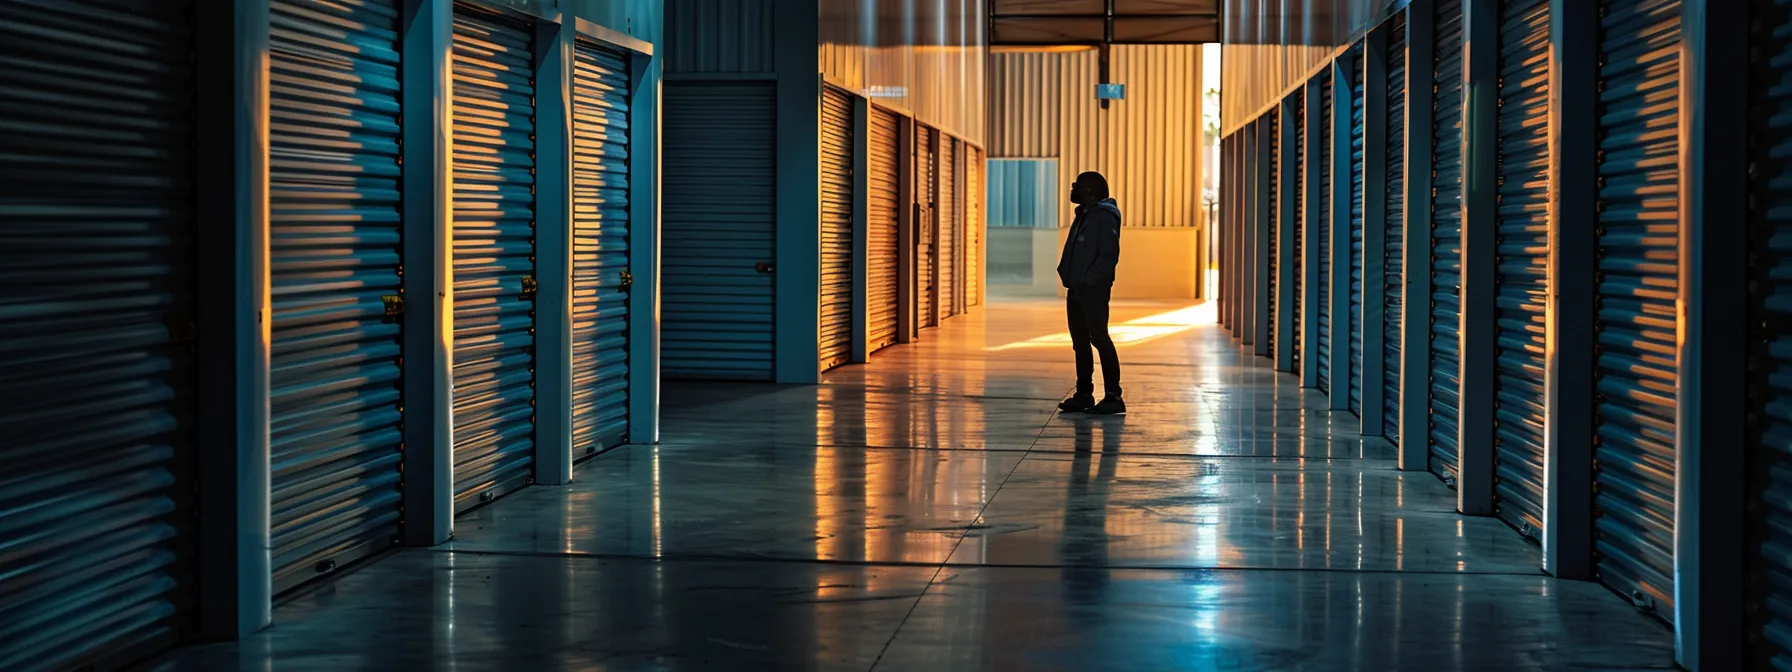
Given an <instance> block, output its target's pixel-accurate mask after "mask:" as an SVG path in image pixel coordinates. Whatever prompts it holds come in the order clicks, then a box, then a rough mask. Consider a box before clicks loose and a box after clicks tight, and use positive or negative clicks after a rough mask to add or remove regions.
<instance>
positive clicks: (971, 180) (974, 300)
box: [964, 148, 987, 306]
mask: <svg viewBox="0 0 1792 672" xmlns="http://www.w3.org/2000/svg"><path fill="white" fill-rule="evenodd" d="M986 167H987V166H985V165H984V163H983V150H981V149H976V148H970V149H969V150H968V151H966V153H965V161H964V184H965V187H964V203H965V209H964V233H965V244H964V256H965V262H964V267H965V276H964V297H965V305H966V306H980V305H983V227H984V226H985V224H984V215H983V202H984V201H985V200H987V199H986V198H985V196H986V195H985V193H984V186H983V171H984V169H985V168H986Z"/></svg>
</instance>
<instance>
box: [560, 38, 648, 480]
mask: <svg viewBox="0 0 1792 672" xmlns="http://www.w3.org/2000/svg"><path fill="white" fill-rule="evenodd" d="M628 103H629V63H628V57H627V56H626V55H624V54H622V53H621V52H618V51H615V50H613V49H609V48H607V47H601V46H598V45H594V44H587V43H585V42H583V41H579V42H577V43H575V44H574V46H573V71H572V206H573V208H572V450H573V455H589V454H591V453H595V452H598V451H600V450H603V449H605V448H612V447H615V446H618V445H621V444H622V443H624V442H626V441H627V440H628V387H629V373H630V372H629V368H628V359H629V340H628V326H629V318H630V315H629V313H630V310H629V308H630V303H631V301H630V300H629V285H630V283H631V282H633V276H632V275H631V274H630V272H629V249H628V242H629V188H630V185H631V177H632V176H631V175H630V174H629V152H630V150H631V149H633V142H634V133H633V130H632V129H631V128H630V126H629V119H628V115H629V105H628Z"/></svg>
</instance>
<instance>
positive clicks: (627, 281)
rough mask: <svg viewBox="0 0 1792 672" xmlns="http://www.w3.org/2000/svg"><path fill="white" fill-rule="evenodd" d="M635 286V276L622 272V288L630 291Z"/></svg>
mask: <svg viewBox="0 0 1792 672" xmlns="http://www.w3.org/2000/svg"><path fill="white" fill-rule="evenodd" d="M634 284H635V274H633V273H630V272H628V271H623V272H622V288H623V289H628V288H629V287H631V286H634Z"/></svg>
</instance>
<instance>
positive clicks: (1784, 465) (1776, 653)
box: [1747, 2, 1792, 670]
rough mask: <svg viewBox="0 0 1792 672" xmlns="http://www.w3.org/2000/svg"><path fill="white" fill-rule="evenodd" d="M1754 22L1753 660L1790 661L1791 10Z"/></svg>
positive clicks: (1775, 664)
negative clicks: (1788, 523) (1788, 522)
mask: <svg viewBox="0 0 1792 672" xmlns="http://www.w3.org/2000/svg"><path fill="white" fill-rule="evenodd" d="M1786 4H1787V3H1785V2H1780V3H1779V5H1780V8H1779V9H1778V11H1775V12H1774V13H1772V14H1770V15H1768V16H1765V17H1761V20H1760V21H1758V22H1757V23H1756V28H1755V42H1754V44H1753V46H1754V53H1755V54H1756V61H1755V69H1754V71H1753V72H1751V73H1750V76H1749V83H1750V86H1751V89H1752V90H1751V91H1750V96H1749V98H1750V100H1752V101H1753V105H1754V107H1755V109H1754V110H1752V111H1751V114H1750V115H1749V118H1750V119H1751V120H1752V121H1753V123H1752V124H1751V127H1750V129H1749V133H1750V137H1751V138H1752V139H1753V141H1752V142H1751V147H1750V149H1751V154H1752V155H1751V159H1752V160H1753V161H1754V162H1755V165H1756V166H1757V169H1756V171H1755V172H1754V184H1753V189H1752V190H1751V196H1752V198H1751V199H1750V203H1751V204H1752V205H1753V208H1754V211H1753V213H1752V216H1751V218H1750V235H1749V248H1750V254H1751V256H1752V259H1751V263H1750V264H1749V269H1750V271H1751V272H1750V278H1749V279H1750V280H1751V283H1750V286H1751V290H1750V296H1749V307H1750V309H1751V312H1750V314H1749V324H1750V325H1751V326H1752V328H1753V331H1752V333H1750V334H1749V339H1748V340H1749V346H1750V351H1749V360H1748V370H1749V387H1748V389H1749V419H1750V427H1749V443H1748V447H1747V451H1748V472H1749V474H1750V483H1749V500H1748V503H1749V508H1748V510H1749V521H1748V523H1749V528H1748V529H1749V530H1750V531H1751V532H1752V534H1751V535H1750V538H1749V540H1748V549H1749V574H1748V579H1749V585H1750V586H1751V587H1753V590H1752V591H1751V593H1753V594H1752V595H1751V596H1750V598H1749V602H1748V605H1747V608H1748V611H1747V613H1748V614H1749V615H1750V623H1749V626H1750V629H1749V635H1750V641H1751V642H1754V643H1755V651H1753V654H1754V659H1755V660H1761V661H1767V662H1768V665H1769V666H1771V668H1772V669H1777V670H1786V669H1792V526H1788V525H1787V524H1786V521H1792V114H1788V113H1792V86H1787V84H1788V83H1792V59H1788V58H1786V54H1789V53H1792V11H1787V9H1786V7H1785V5H1786Z"/></svg>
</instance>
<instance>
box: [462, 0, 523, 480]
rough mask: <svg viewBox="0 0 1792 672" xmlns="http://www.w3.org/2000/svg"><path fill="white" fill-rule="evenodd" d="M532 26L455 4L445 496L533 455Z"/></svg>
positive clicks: (519, 466) (505, 474)
mask: <svg viewBox="0 0 1792 672" xmlns="http://www.w3.org/2000/svg"><path fill="white" fill-rule="evenodd" d="M533 38H534V29H533V28H531V27H528V26H524V25H522V24H515V23H511V22H509V21H506V20H503V19H500V18H498V17H496V16H493V15H490V14H486V13H484V12H480V11H478V10H470V9H467V8H465V7H456V8H455V12H454V59H453V74H454V506H455V510H456V511H462V510H465V509H467V508H470V507H473V506H477V505H479V504H480V503H481V502H484V501H490V500H491V499H493V498H496V497H499V496H502V495H503V494H505V493H507V492H510V491H513V490H516V489H517V488H520V487H523V486H524V485H527V484H528V483H529V482H530V481H532V480H533V477H534V463H535V282H536V280H535V89H534V79H533V78H534V60H535V59H534V53H533V50H534V44H533V41H534V40H533Z"/></svg>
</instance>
